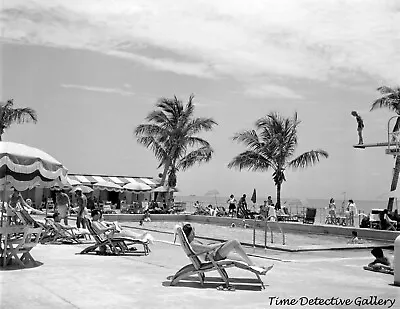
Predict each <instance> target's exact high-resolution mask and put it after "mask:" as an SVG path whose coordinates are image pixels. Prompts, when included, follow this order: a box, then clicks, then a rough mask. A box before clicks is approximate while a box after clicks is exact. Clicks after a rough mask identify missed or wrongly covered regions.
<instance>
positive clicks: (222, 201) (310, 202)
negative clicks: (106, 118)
mask: <svg viewBox="0 0 400 309" xmlns="http://www.w3.org/2000/svg"><path fill="white" fill-rule="evenodd" d="M174 198H175V201H177V202H186V211H187V212H194V207H193V204H194V203H195V202H196V201H199V202H200V203H201V204H203V205H205V206H207V205H209V204H211V205H213V206H214V205H215V204H217V205H218V206H223V207H225V208H226V209H227V206H228V204H227V200H228V196H216V197H214V196H199V195H197V196H194V195H190V196H177V195H175V196H174ZM235 198H236V200H239V198H240V196H239V197H235ZM250 198H251V196H248V197H247V199H246V200H247V205H248V207H249V209H252V207H253V202H252V201H251V200H250ZM265 200H267V198H266V197H257V203H256V210H257V211H258V210H259V206H260V205H262V204H263V202H264V201H265ZM281 200H282V201H281V203H282V204H285V205H286V207H287V208H288V209H289V211H290V212H291V213H293V214H296V213H300V212H301V211H302V210H303V209H304V208H305V207H313V208H317V215H316V218H315V219H316V221H317V222H323V221H324V220H325V216H326V214H327V210H326V208H327V206H328V204H329V199H297V198H282V199H281ZM273 201H274V203H275V202H276V199H274V198H273ZM335 202H336V209H337V210H338V211H339V210H340V209H341V207H342V202H343V197H342V198H337V199H335ZM347 202H348V201H347V200H346V201H345V203H344V207H347ZM354 202H355V203H356V206H357V209H358V210H359V212H363V213H366V214H368V213H369V212H371V209H373V208H380V209H384V208H386V207H387V203H388V202H387V200H376V201H373V200H354ZM396 207H397V205H396V202H395V205H394V207H393V208H394V209H396Z"/></svg>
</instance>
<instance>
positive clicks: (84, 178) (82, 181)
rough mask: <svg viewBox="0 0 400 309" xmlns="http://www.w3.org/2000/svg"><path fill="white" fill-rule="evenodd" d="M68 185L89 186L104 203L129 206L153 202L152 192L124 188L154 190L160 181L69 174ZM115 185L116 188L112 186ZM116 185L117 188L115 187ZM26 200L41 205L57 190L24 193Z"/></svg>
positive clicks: (69, 186)
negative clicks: (145, 200) (123, 200)
mask: <svg viewBox="0 0 400 309" xmlns="http://www.w3.org/2000/svg"><path fill="white" fill-rule="evenodd" d="M67 180H68V184H66V186H65V188H66V189H68V188H69V189H71V188H72V187H76V186H88V187H90V188H93V193H92V194H93V196H95V197H96V198H97V199H100V200H102V201H110V202H111V203H113V204H119V201H121V200H122V199H126V202H127V203H128V204H130V203H132V202H141V201H143V200H144V199H145V198H147V200H151V197H152V196H151V194H154V193H151V192H132V191H128V190H123V188H122V187H123V186H124V185H126V184H129V183H132V184H146V185H148V186H150V187H151V188H152V189H154V188H155V187H157V186H158V185H159V180H155V179H154V178H153V177H137V176H110V175H99V174H94V175H93V174H68V176H67ZM100 184H110V186H109V187H107V186H105V187H101V188H100V187H99V186H97V185H100ZM111 184H113V185H114V186H111ZM115 185H116V186H115ZM22 195H23V197H24V198H25V199H27V198H30V199H31V200H32V201H33V202H34V204H35V205H36V206H37V205H41V204H42V202H44V201H46V199H48V198H54V195H55V190H53V189H46V188H33V189H31V190H27V191H25V192H22Z"/></svg>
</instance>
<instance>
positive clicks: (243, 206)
mask: <svg viewBox="0 0 400 309" xmlns="http://www.w3.org/2000/svg"><path fill="white" fill-rule="evenodd" d="M248 212H249V211H248V209H247V202H246V194H243V196H242V197H241V198H240V200H239V203H238V210H237V214H236V216H237V217H238V218H239V217H240V216H241V215H242V216H243V218H246V216H247V214H248Z"/></svg>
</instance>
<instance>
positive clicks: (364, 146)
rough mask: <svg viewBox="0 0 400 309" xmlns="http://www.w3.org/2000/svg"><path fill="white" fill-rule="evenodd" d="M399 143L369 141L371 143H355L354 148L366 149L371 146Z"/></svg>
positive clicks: (395, 144)
mask: <svg viewBox="0 0 400 309" xmlns="http://www.w3.org/2000/svg"><path fill="white" fill-rule="evenodd" d="M398 145H399V144H398V143H390V144H389V143H388V142H382V143H369V144H360V145H353V147H354V148H358V149H365V148H370V147H387V146H398Z"/></svg>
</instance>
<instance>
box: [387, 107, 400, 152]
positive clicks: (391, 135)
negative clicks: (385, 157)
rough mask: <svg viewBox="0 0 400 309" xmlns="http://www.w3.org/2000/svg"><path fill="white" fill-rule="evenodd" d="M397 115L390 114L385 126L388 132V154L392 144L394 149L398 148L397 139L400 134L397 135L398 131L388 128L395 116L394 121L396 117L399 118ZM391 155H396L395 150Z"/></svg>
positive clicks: (399, 140)
mask: <svg viewBox="0 0 400 309" xmlns="http://www.w3.org/2000/svg"><path fill="white" fill-rule="evenodd" d="M399 117H400V115H397V116H392V117H390V118H389V120H388V128H387V134H388V148H387V153H388V154H392V152H391V150H392V149H393V148H390V147H391V146H394V147H395V148H394V149H399V148H400V139H399V137H400V136H399V134H400V131H395V132H393V131H392V132H391V130H390V124H391V122H392V120H393V119H395V118H396V121H397V118H399ZM393 155H394V156H397V155H398V153H397V152H394V153H393Z"/></svg>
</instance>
